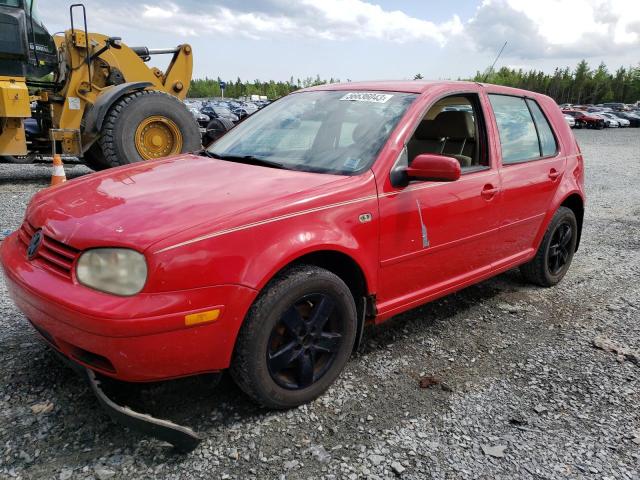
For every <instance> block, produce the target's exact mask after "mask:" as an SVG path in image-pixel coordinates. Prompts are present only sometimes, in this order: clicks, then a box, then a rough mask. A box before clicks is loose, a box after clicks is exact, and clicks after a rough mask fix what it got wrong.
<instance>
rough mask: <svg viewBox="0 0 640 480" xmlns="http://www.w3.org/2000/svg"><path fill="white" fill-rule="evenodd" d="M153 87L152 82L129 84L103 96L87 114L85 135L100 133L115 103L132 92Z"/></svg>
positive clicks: (114, 88)
mask: <svg viewBox="0 0 640 480" xmlns="http://www.w3.org/2000/svg"><path fill="white" fill-rule="evenodd" d="M151 86H153V84H152V83H151V82H128V83H122V84H120V85H116V86H115V87H112V88H110V89H109V90H107V91H106V92H104V93H103V94H101V95H100V96H99V97H98V99H97V100H96V103H94V104H93V106H92V107H91V109H90V110H89V111H88V112H87V115H86V117H85V127H84V131H85V133H88V134H93V135H95V134H97V133H98V132H100V130H102V123H103V122H104V119H105V117H106V116H107V113H108V112H109V110H110V109H111V107H112V106H113V104H114V103H116V102H117V101H118V100H120V99H121V98H122V97H124V96H125V95H127V94H129V93H131V92H135V91H138V90H144V89H145V88H148V87H151Z"/></svg>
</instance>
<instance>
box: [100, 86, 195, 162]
mask: <svg viewBox="0 0 640 480" xmlns="http://www.w3.org/2000/svg"><path fill="white" fill-rule="evenodd" d="M143 127H144V128H143ZM147 127H149V128H152V129H155V131H156V132H157V133H156V134H151V133H145V132H147V130H146V128H147ZM151 131H154V130H151ZM157 139H159V140H158V143H157V144H156V143H155V140H157ZM98 143H99V146H100V149H101V150H102V153H103V155H104V159H105V161H106V164H107V166H109V167H117V166H119V165H127V164H130V163H134V162H140V161H143V160H154V159H157V158H163V157H165V156H171V155H178V154H180V153H185V152H193V151H196V150H199V149H200V148H201V139H200V127H199V126H198V123H197V122H196V120H195V118H193V115H192V114H191V112H189V110H188V109H187V107H185V105H184V103H182V102H181V101H180V100H179V99H177V98H176V97H173V96H171V95H169V94H166V93H164V92H159V91H156V90H141V91H138V92H134V93H131V94H129V95H126V96H125V97H123V98H121V99H120V100H118V101H117V102H116V103H115V104H114V105H113V106H112V107H111V110H109V113H108V114H107V116H106V118H105V120H104V123H103V125H102V132H101V136H100V139H99V140H98Z"/></svg>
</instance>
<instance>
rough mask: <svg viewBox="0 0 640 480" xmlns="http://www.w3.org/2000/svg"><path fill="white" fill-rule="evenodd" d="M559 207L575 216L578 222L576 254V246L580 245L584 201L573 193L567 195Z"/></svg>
mask: <svg viewBox="0 0 640 480" xmlns="http://www.w3.org/2000/svg"><path fill="white" fill-rule="evenodd" d="M560 207H567V208H569V209H571V211H573V214H574V215H575V216H576V221H577V222H578V238H577V239H576V250H575V251H576V252H577V251H578V246H579V245H580V238H581V237H582V225H583V222H584V200H583V199H582V197H581V196H580V195H579V194H578V193H576V192H574V193H571V194H570V195H568V196H567V197H566V198H565V199H564V200H563V201H562V202H561V203H560Z"/></svg>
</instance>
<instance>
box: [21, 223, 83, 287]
mask: <svg viewBox="0 0 640 480" xmlns="http://www.w3.org/2000/svg"><path fill="white" fill-rule="evenodd" d="M35 232H36V228H34V227H33V225H31V224H30V223H29V222H27V221H25V222H24V223H23V224H22V226H21V227H20V230H18V238H19V239H20V241H21V242H22V243H23V244H24V251H25V255H26V253H27V247H28V246H29V242H31V238H32V237H33V234H34V233H35ZM79 253H80V250H78V249H75V248H73V247H70V246H69V245H65V244H64V243H62V242H59V241H58V240H55V239H53V238H51V237H50V236H49V235H43V238H42V244H41V245H40V248H39V249H38V253H37V254H36V256H35V257H34V258H33V260H32V262H34V263H37V264H39V265H42V266H43V267H45V268H46V269H47V270H50V271H52V272H54V273H57V274H59V275H62V276H64V277H66V278H71V270H72V268H73V262H75V260H76V258H77V257H78V254H79Z"/></svg>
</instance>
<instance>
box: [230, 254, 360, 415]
mask: <svg viewBox="0 0 640 480" xmlns="http://www.w3.org/2000/svg"><path fill="white" fill-rule="evenodd" d="M356 330H357V314H356V306H355V302H354V299H353V296H352V295H351V292H350V290H349V288H348V287H347V285H345V283H344V282H343V281H342V280H341V279H340V278H339V277H338V276H337V275H335V274H333V273H331V272H329V271H327V270H325V269H322V268H319V267H315V266H311V265H299V266H296V267H293V268H290V269H288V270H286V271H284V272H283V273H281V274H279V275H278V276H277V277H275V278H274V279H273V280H272V281H271V282H270V283H269V284H268V285H267V286H266V287H265V289H264V291H263V292H262V293H261V294H260V296H259V297H258V299H257V300H256V301H255V303H254V304H253V306H252V307H251V309H250V310H249V313H248V314H247V317H246V319H245V322H244V324H243V325H242V328H241V329H240V333H239V334H238V339H237V341H236V347H235V351H234V358H233V361H232V364H231V369H230V373H231V376H232V377H233V379H234V380H235V382H236V383H237V384H238V386H239V387H240V388H241V389H242V390H243V391H244V392H245V393H246V394H247V395H249V396H250V397H251V398H252V399H253V400H254V401H256V402H257V403H259V404H260V405H262V406H265V407H268V408H277V409H282V408H292V407H295V406H298V405H301V404H303V403H307V402H310V401H312V400H313V399H315V398H316V397H318V396H320V395H321V394H322V393H324V391H325V390H327V388H329V386H330V385H331V384H332V383H333V382H334V381H335V379H336V378H337V377H338V375H339V374H340V372H341V371H342V370H343V368H344V366H345V365H346V363H347V361H348V359H349V356H350V354H351V352H352V350H353V346H354V343H355V337H356Z"/></svg>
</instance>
